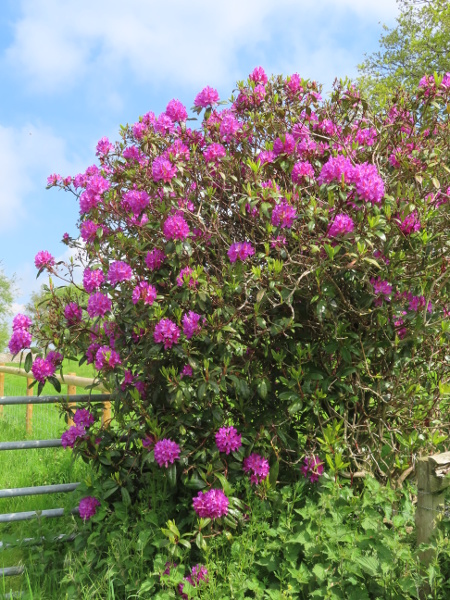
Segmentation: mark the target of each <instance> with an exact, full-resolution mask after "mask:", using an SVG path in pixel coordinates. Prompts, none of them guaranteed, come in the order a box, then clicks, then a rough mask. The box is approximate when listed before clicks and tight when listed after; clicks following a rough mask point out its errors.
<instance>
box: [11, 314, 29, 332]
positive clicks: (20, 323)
mask: <svg viewBox="0 0 450 600" xmlns="http://www.w3.org/2000/svg"><path fill="white" fill-rule="evenodd" d="M31 325H32V321H31V319H30V317H28V316H27V315H21V314H20V313H18V314H17V315H16V316H15V317H14V319H13V322H12V328H13V331H16V330H17V329H28V328H29V327H31Z"/></svg>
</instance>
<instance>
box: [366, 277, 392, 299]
mask: <svg viewBox="0 0 450 600" xmlns="http://www.w3.org/2000/svg"><path fill="white" fill-rule="evenodd" d="M370 283H371V284H372V285H373V291H374V293H375V294H377V296H384V300H386V301H387V302H389V301H390V299H391V298H390V295H391V293H392V285H390V284H389V282H388V281H385V280H383V279H380V278H379V277H377V278H376V279H375V277H372V279H371V280H370ZM381 300H383V298H381Z"/></svg>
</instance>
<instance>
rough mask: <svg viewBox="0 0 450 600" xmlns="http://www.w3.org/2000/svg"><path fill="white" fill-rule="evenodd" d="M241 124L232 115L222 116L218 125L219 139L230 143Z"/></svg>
mask: <svg viewBox="0 0 450 600" xmlns="http://www.w3.org/2000/svg"><path fill="white" fill-rule="evenodd" d="M240 128H241V124H240V123H239V121H238V120H237V119H236V117H235V116H234V115H233V114H232V113H228V114H226V115H224V117H223V119H222V122H221V124H220V130H219V133H220V137H221V139H222V140H223V141H224V142H231V141H232V140H233V138H234V137H235V136H236V134H237V132H238V131H239V130H240Z"/></svg>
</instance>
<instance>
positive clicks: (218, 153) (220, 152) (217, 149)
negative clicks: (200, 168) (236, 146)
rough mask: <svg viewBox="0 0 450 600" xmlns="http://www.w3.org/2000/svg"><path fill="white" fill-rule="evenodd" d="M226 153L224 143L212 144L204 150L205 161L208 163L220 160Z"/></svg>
mask: <svg viewBox="0 0 450 600" xmlns="http://www.w3.org/2000/svg"><path fill="white" fill-rule="evenodd" d="M226 155H227V151H226V150H225V148H224V147H223V146H222V144H210V145H209V146H208V147H207V148H206V149H205V150H204V152H203V156H204V157H205V161H206V162H207V163H209V162H218V161H219V159H221V158H223V157H224V156H226Z"/></svg>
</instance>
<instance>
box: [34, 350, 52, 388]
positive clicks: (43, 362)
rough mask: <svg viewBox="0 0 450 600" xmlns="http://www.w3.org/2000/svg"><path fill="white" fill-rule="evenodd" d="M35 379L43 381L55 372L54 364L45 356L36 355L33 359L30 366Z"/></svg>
mask: <svg viewBox="0 0 450 600" xmlns="http://www.w3.org/2000/svg"><path fill="white" fill-rule="evenodd" d="M31 372H32V373H33V376H34V378H35V379H36V381H39V382H41V383H44V382H45V380H46V379H47V378H48V377H52V375H54V374H55V365H54V364H53V363H51V362H50V361H49V360H47V359H46V358H41V357H39V356H38V357H37V358H35V360H34V363H33V366H32V367H31Z"/></svg>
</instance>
